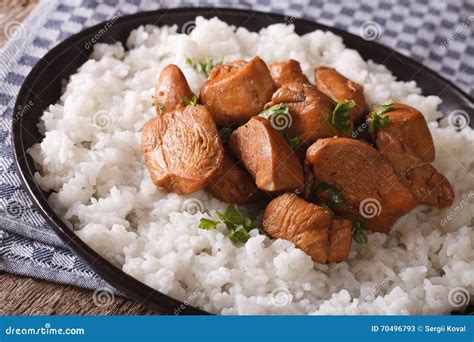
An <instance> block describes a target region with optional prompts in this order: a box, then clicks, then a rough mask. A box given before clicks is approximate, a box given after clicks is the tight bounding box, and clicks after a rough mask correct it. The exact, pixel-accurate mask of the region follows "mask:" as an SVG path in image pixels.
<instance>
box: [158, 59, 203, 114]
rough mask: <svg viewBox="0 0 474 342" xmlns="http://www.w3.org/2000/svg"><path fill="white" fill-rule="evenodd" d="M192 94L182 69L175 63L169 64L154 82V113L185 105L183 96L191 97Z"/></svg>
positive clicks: (163, 112)
mask: <svg viewBox="0 0 474 342" xmlns="http://www.w3.org/2000/svg"><path fill="white" fill-rule="evenodd" d="M193 96H194V94H193V92H192V91H191V89H190V88H189V85H188V82H187V81H186V78H185V77H184V75H183V73H182V71H181V70H180V69H179V68H178V67H177V66H176V65H174V64H170V65H168V66H167V67H165V68H164V69H163V70H162V71H161V73H160V77H159V79H158V82H157V84H156V93H155V109H156V113H157V115H162V114H165V113H171V112H173V111H175V110H176V109H182V108H184V107H185V106H186V105H185V104H184V102H183V99H184V97H187V98H188V99H191V98H192V97H193Z"/></svg>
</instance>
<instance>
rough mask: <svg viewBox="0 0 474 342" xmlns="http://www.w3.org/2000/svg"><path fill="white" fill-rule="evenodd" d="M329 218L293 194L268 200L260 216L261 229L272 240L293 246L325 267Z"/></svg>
mask: <svg viewBox="0 0 474 342" xmlns="http://www.w3.org/2000/svg"><path fill="white" fill-rule="evenodd" d="M330 225H331V214H330V213H329V212H328V211H327V210H325V209H323V208H321V207H319V206H317V205H315V204H312V203H309V202H306V201H305V200H303V199H301V198H299V197H298V196H297V195H295V194H291V193H286V194H283V195H281V196H278V197H277V198H275V199H274V200H272V201H271V202H270V203H269V204H268V206H267V208H266V209H265V213H264V214H263V221H262V226H263V229H265V231H266V232H267V233H268V234H269V235H270V236H271V237H272V238H280V239H285V240H289V241H291V242H293V243H294V244H295V245H296V247H298V248H300V249H302V250H303V251H304V252H305V253H307V254H308V255H310V256H311V258H313V260H314V261H316V262H319V263H321V264H325V263H326V262H327V258H328V249H329V226H330Z"/></svg>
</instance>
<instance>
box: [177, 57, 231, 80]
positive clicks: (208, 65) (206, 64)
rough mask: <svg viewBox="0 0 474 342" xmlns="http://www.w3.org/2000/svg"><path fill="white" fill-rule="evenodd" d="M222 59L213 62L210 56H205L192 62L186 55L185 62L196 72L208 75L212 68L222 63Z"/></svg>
mask: <svg viewBox="0 0 474 342" xmlns="http://www.w3.org/2000/svg"><path fill="white" fill-rule="evenodd" d="M223 60H224V59H221V61H220V62H215V61H214V60H213V59H212V58H206V59H204V60H202V61H197V62H194V61H193V60H192V59H191V58H189V57H186V63H187V64H189V65H190V66H191V67H192V68H193V69H194V70H196V71H197V72H198V73H200V74H203V75H204V76H206V77H208V76H209V74H210V73H211V71H212V69H214V67H215V66H216V65H219V64H222V62H223Z"/></svg>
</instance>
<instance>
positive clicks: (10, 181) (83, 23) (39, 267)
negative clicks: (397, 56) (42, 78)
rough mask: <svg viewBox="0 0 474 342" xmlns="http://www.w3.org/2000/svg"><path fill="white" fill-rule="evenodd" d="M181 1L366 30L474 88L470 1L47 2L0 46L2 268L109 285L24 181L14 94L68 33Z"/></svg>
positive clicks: (84, 284)
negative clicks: (70, 245) (14, 138)
mask: <svg viewBox="0 0 474 342" xmlns="http://www.w3.org/2000/svg"><path fill="white" fill-rule="evenodd" d="M180 6H181V7H195V6H205V7H214V6H220V7H235V8H244V9H253V10H259V11H267V12H276V13H283V14H284V15H286V16H288V18H290V19H291V18H293V17H297V18H299V17H304V18H306V19H310V20H316V21H318V22H320V23H323V24H326V25H328V26H336V27H339V28H342V29H344V30H347V31H350V32H352V33H354V34H358V35H363V34H368V36H367V37H366V39H377V41H378V42H380V43H382V44H385V45H388V46H390V47H392V48H393V49H395V50H397V51H399V52H401V53H402V54H405V55H408V56H411V57H412V58H414V59H416V60H418V61H420V62H422V63H423V64H424V65H426V66H427V67H429V68H431V69H433V70H435V71H437V72H439V73H440V74H442V75H443V76H445V77H446V78H448V79H449V80H451V81H452V82H453V83H454V84H456V85H458V86H460V87H461V88H463V89H464V90H465V91H466V92H467V93H469V94H471V95H474V91H473V84H474V82H473V75H474V66H473V63H472V61H473V59H474V39H473V37H472V35H473V29H472V27H473V26H474V23H473V22H474V3H473V2H472V1H463V0H453V1H449V2H448V1H428V0H417V1H409V2H408V1H406V2H398V1H395V0H386V1H371V0H361V1H350V0H347V1H346V0H340V1H320V0H314V1H313V0H304V1H285V0H246V1H236V0H215V1H180V0H168V1H166V0H162V1H159V2H153V1H146V0H63V1H54V0H50V1H43V2H41V3H40V4H38V5H37V6H36V8H35V9H34V10H33V12H32V14H31V15H30V16H29V17H28V19H27V20H26V21H25V22H24V23H22V24H20V23H11V24H12V25H11V26H13V24H16V25H17V27H16V30H15V31H14V32H13V31H12V32H13V33H12V35H11V39H10V41H9V42H8V43H7V45H6V46H5V47H4V48H3V49H2V50H1V51H0V60H1V64H0V113H1V114H0V212H1V215H0V270H5V271H8V272H13V273H18V274H24V275H28V276H32V277H37V278H42V279H48V280H51V281H55V282H58V283H64V284H74V285H77V286H82V287H86V288H91V289H92V288H97V287H99V286H104V281H103V280H101V279H100V277H98V276H97V275H96V274H95V273H94V272H93V271H91V270H90V269H89V268H88V267H87V266H86V265H85V264H84V263H83V262H82V261H81V260H80V259H79V258H78V257H76V256H75V255H74V254H72V253H71V252H70V251H69V250H68V249H67V248H65V246H64V245H63V244H62V243H61V241H60V240H59V239H58V237H57V236H56V235H55V234H54V232H53V231H52V230H51V229H50V228H49V227H48V226H47V224H46V223H45V221H44V220H43V219H42V218H41V216H40V215H39V214H38V213H37V212H36V210H35V209H34V207H32V203H31V202H30V201H29V200H28V198H27V196H26V194H25V193H24V191H23V190H22V188H21V186H20V180H19V178H18V176H17V175H16V172H15V167H14V165H13V158H12V153H11V144H10V138H11V137H10V126H11V117H12V112H13V110H14V108H13V107H14V102H15V97H16V95H17V93H18V91H19V88H20V86H21V84H22V82H23V80H24V79H25V77H26V75H27V74H28V72H29V71H30V70H31V68H32V67H33V66H34V65H35V63H36V62H37V61H38V60H39V59H40V58H41V57H42V56H43V55H44V54H46V52H47V51H48V50H50V49H51V48H53V47H54V46H55V45H56V44H58V43H59V42H60V41H62V40H64V39H65V38H67V37H68V36H70V35H72V34H74V33H77V32H79V31H81V30H82V29H84V28H85V27H88V26H91V25H94V24H97V23H99V22H101V21H104V20H107V19H110V18H113V17H115V16H117V15H120V14H122V15H124V14H132V13H136V12H140V11H147V10H155V9H158V8H176V7H180ZM216 12H218V11H216ZM369 25H372V27H368V26H369ZM365 29H367V32H366V33H364V32H365V31H364V30H365ZM370 29H372V31H370ZM374 29H375V32H374V31H373V30H374ZM6 33H8V32H6Z"/></svg>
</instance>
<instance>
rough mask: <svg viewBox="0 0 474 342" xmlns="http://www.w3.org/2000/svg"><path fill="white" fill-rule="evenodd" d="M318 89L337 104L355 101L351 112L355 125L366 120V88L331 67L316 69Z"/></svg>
mask: <svg viewBox="0 0 474 342" xmlns="http://www.w3.org/2000/svg"><path fill="white" fill-rule="evenodd" d="M314 75H315V79H316V87H317V88H318V89H319V90H320V91H321V92H323V93H324V94H326V95H327V96H329V97H330V98H331V99H333V100H334V101H335V102H338V101H346V100H354V102H355V104H356V105H355V107H354V108H352V110H351V111H350V115H351V116H352V119H353V120H354V122H355V123H359V122H361V121H363V120H364V117H365V114H367V112H368V108H367V104H366V103H365V98H364V88H363V87H362V86H361V85H360V84H358V83H355V82H353V81H351V80H349V79H347V78H345V77H344V76H342V75H341V74H340V73H338V72H337V71H336V69H333V68H329V67H318V68H315V69H314Z"/></svg>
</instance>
